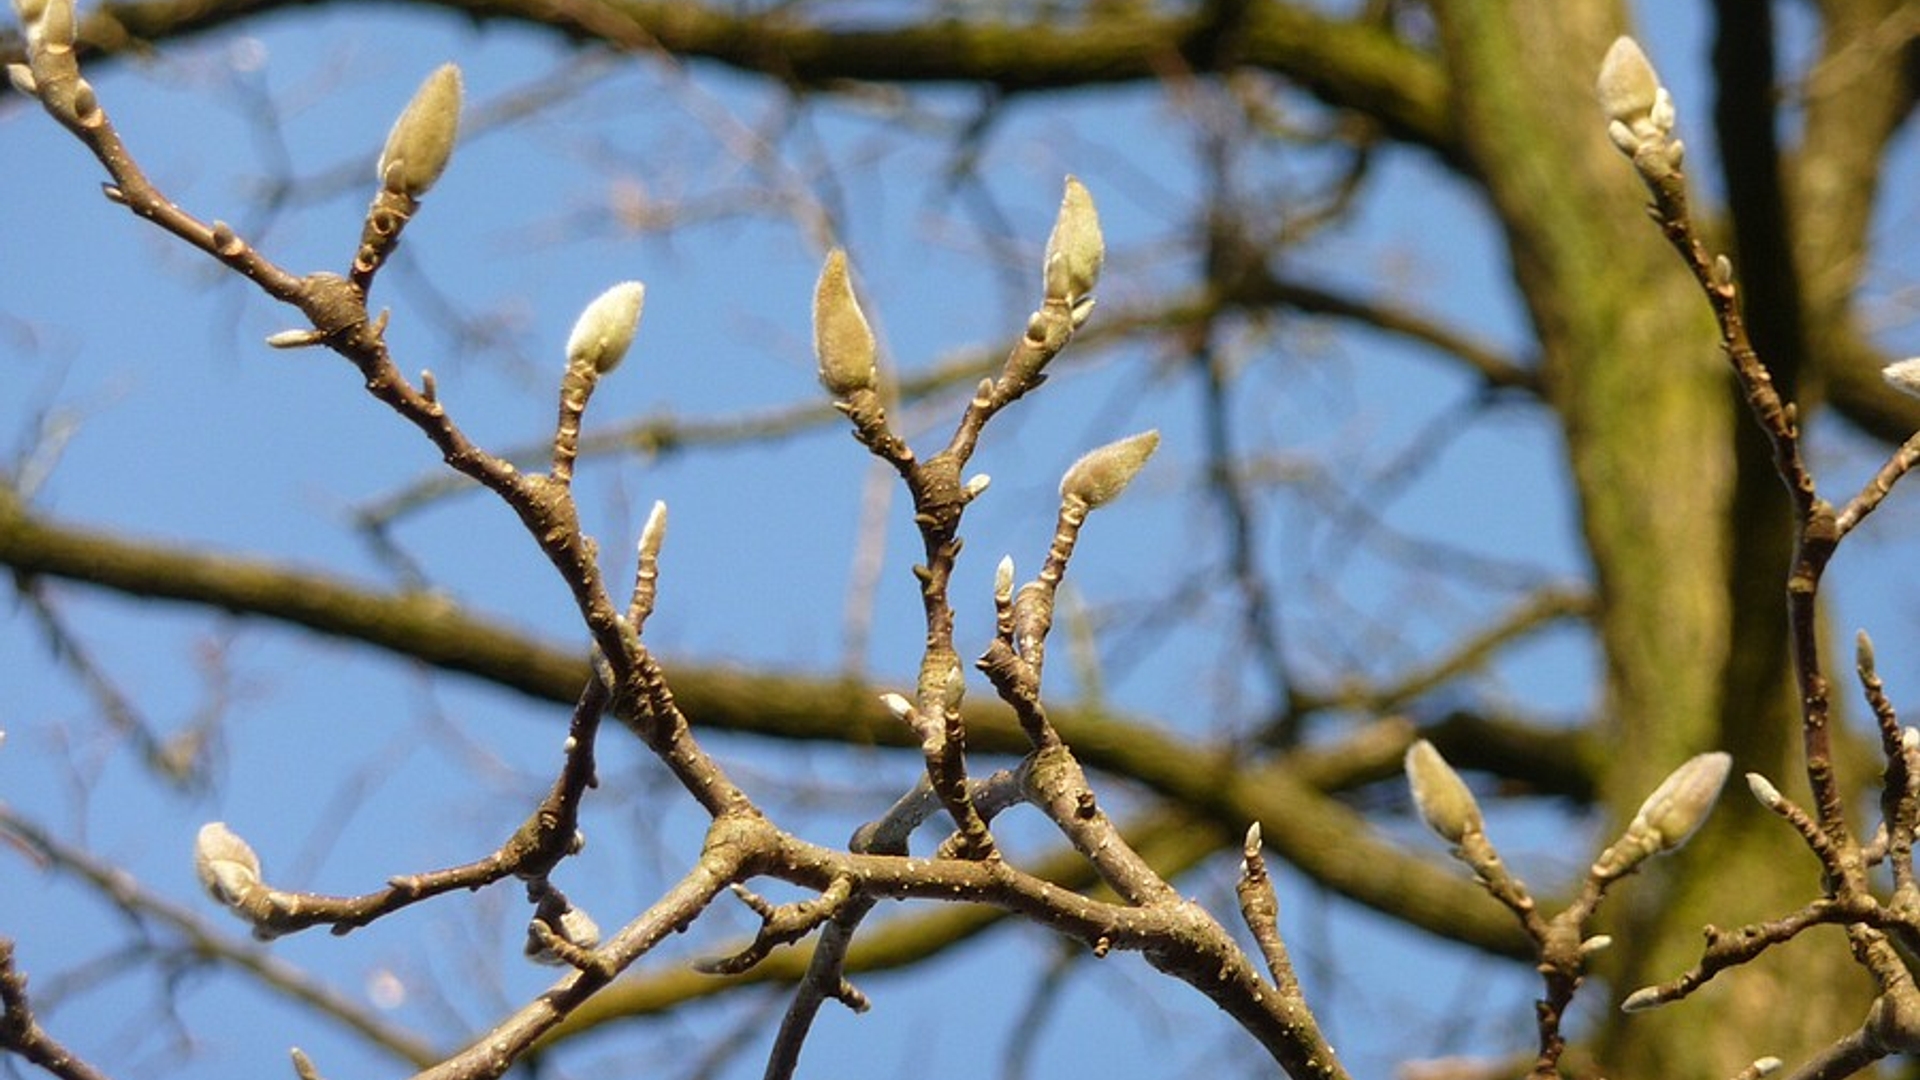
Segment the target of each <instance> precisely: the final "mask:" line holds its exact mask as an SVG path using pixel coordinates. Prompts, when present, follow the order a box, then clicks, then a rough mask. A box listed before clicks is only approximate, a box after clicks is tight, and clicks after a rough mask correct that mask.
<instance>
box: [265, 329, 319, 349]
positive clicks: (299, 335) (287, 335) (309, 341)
mask: <svg viewBox="0 0 1920 1080" xmlns="http://www.w3.org/2000/svg"><path fill="white" fill-rule="evenodd" d="M325 340H327V335H325V334H323V333H321V332H320V331H318V330H281V331H279V332H278V333H273V334H268V335H267V345H268V347H270V348H275V349H305V348H310V347H312V346H314V345H318V344H320V343H321V342H323V341H325Z"/></svg>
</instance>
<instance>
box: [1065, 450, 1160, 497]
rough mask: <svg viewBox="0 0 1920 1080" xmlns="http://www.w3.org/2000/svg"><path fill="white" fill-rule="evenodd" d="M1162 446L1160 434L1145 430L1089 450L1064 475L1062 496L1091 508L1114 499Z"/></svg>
mask: <svg viewBox="0 0 1920 1080" xmlns="http://www.w3.org/2000/svg"><path fill="white" fill-rule="evenodd" d="M1159 447H1160V433H1159V432H1158V431H1143V432H1141V433H1140V434H1138V435H1130V436H1128V437H1127V438H1124V439H1121V440H1119V441H1118V442H1110V443H1108V444H1107V445H1105V446H1102V447H1100V448H1099V449H1096V450H1091V451H1088V452H1087V454H1086V455H1085V456H1083V457H1081V459H1080V460H1079V461H1076V462H1074V463H1073V466H1072V468H1069V469H1068V470H1067V474H1066V475H1065V476H1063V477H1061V478H1060V497H1061V498H1063V499H1078V500H1080V501H1081V502H1083V503H1085V504H1086V505H1087V508H1088V509H1092V508H1094V507H1097V506H1104V505H1105V504H1107V503H1109V502H1112V501H1113V499H1114V497H1115V496H1117V495H1119V494H1120V493H1121V492H1122V491H1125V490H1126V489H1127V485H1128V484H1130V483H1132V482H1133V478H1134V477H1135V476H1136V475H1138V474H1139V472H1140V469H1141V467H1142V466H1144V465H1146V463H1147V459H1148V458H1150V457H1152V456H1153V452H1154V451H1155V450H1157V449H1159Z"/></svg>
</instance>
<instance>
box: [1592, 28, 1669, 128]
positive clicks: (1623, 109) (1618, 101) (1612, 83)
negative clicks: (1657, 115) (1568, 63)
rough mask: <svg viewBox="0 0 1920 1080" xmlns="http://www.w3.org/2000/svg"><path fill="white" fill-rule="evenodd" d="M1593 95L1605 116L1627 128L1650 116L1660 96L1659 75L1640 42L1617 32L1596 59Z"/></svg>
mask: <svg viewBox="0 0 1920 1080" xmlns="http://www.w3.org/2000/svg"><path fill="white" fill-rule="evenodd" d="M1594 95H1595V96H1596V97H1598V98H1599V99H1600V108H1601V109H1602V110H1603V111H1604V112H1605V113H1606V114H1607V119H1609V120H1617V121H1619V122H1621V123H1623V124H1626V125H1628V127H1629V128H1631V127H1632V126H1633V125H1635V124H1636V123H1638V122H1639V121H1642V120H1647V119H1651V118H1652V115H1653V107H1654V105H1655V104H1656V103H1657V102H1658V101H1659V97H1660V76H1659V75H1657V74H1655V73H1654V70H1653V64H1652V63H1650V62H1649V61H1648V60H1647V54H1646V52H1645V51H1643V50H1642V49H1641V48H1640V43H1639V42H1637V41H1635V40H1633V39H1632V38H1630V37H1627V36H1625V35H1621V36H1620V37H1617V38H1615V39H1613V45H1612V46H1611V47H1609V48H1608V49H1607V55H1606V58H1605V59H1603V60H1601V61H1600V77H1599V78H1598V79H1596V80H1595V82H1594Z"/></svg>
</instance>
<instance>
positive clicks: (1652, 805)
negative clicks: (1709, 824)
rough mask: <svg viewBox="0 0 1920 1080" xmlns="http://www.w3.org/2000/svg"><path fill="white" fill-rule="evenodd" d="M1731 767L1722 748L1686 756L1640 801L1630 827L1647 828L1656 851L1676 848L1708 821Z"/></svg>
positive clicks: (1731, 761)
mask: <svg viewBox="0 0 1920 1080" xmlns="http://www.w3.org/2000/svg"><path fill="white" fill-rule="evenodd" d="M1732 767H1733V757H1732V755H1730V754H1726V753H1723V752H1721V751H1714V752H1713V753H1710V754H1696V755H1694V756H1693V757H1691V758H1689V759H1688V760H1687V762H1686V764H1684V765H1682V766H1680V767H1679V768H1677V769H1675V770H1673V772H1672V773H1671V774H1669V775H1668V776H1667V778H1666V779H1665V780H1663V781H1661V783H1660V786H1659V787H1657V788H1654V789H1653V794H1651V795H1649V796H1647V801H1646V802H1644V803H1641V804H1640V812H1639V813H1637V814H1635V815H1634V816H1633V824H1632V825H1631V826H1629V829H1630V830H1640V829H1644V830H1646V832H1647V835H1648V836H1649V837H1650V838H1651V839H1652V840H1653V842H1654V847H1655V849H1656V850H1658V851H1674V850H1677V849H1678V848H1679V847H1680V846H1681V845H1682V844H1685V843H1686V842H1687V841H1688V840H1690V839H1692V838H1693V834H1694V833H1695V832H1697V831H1698V830H1699V828H1700V826H1701V825H1702V824H1703V823H1705V821H1706V820H1707V814H1708V813H1710V812H1711V811H1712V810H1713V804H1714V803H1715V802H1717V801H1718V800H1719V798H1720V788H1721V786H1722V785H1724V784H1725V783H1726V782H1727V771H1728V770H1729V769H1731V768H1732Z"/></svg>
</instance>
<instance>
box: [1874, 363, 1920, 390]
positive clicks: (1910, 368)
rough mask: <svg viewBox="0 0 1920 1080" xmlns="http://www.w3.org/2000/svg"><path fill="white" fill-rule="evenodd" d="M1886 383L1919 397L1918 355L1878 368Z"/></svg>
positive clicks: (1919, 366) (1919, 370) (1919, 372)
mask: <svg viewBox="0 0 1920 1080" xmlns="http://www.w3.org/2000/svg"><path fill="white" fill-rule="evenodd" d="M1880 377H1881V378H1883V379H1885V380H1887V385H1888V386H1891V387H1893V388H1894V389H1895V390H1898V391H1900V392H1901V393H1903V394H1906V395H1907V396H1909V397H1920V356H1915V357H1911V358H1909V359H1906V360H1901V361H1899V362H1898V363H1893V364H1888V365H1887V366H1886V367H1883V368H1881V369H1880Z"/></svg>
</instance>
